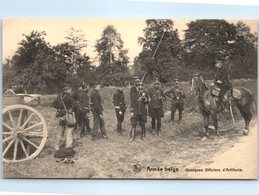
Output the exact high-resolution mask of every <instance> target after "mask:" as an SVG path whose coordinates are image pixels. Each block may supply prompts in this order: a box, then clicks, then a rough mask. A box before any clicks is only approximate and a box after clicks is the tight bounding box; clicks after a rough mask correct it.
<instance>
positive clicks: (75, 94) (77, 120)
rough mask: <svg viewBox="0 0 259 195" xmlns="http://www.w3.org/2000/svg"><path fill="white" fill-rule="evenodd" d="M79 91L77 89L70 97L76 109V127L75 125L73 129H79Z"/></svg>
mask: <svg viewBox="0 0 259 195" xmlns="http://www.w3.org/2000/svg"><path fill="white" fill-rule="evenodd" d="M80 92H81V90H79V89H77V90H76V91H74V92H73V93H72V95H71V97H72V98H74V100H75V102H76V103H77V105H78V106H77V108H76V110H75V117H76V125H75V129H79V128H80V110H79V101H80V99H79V94H80Z"/></svg>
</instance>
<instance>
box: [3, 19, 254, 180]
mask: <svg viewBox="0 0 259 195" xmlns="http://www.w3.org/2000/svg"><path fill="white" fill-rule="evenodd" d="M2 59H3V62H2V80H3V87H2V102H3V103H2V130H1V133H2V162H3V164H2V167H3V168H2V170H3V178H12V179H15V178H19V179H21V178H68V179H257V164H258V162H257V159H258V156H257V149H258V147H257V146H258V143H257V141H258V132H257V99H258V97H257V89H258V80H257V77H258V76H257V72H258V71H257V66H258V65H257V64H258V21H257V20H245V19H189V18H188V19H173V18H172V19H5V20H3V21H2Z"/></svg>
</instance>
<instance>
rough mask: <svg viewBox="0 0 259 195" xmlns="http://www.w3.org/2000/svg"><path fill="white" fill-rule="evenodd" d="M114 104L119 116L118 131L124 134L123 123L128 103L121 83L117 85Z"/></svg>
mask: <svg viewBox="0 0 259 195" xmlns="http://www.w3.org/2000/svg"><path fill="white" fill-rule="evenodd" d="M113 105H114V108H115V113H116V117H117V132H118V134H119V135H122V123H123V120H124V113H125V111H126V103H125V97H124V92H123V90H122V86H121V84H118V85H117V89H116V91H115V93H114V94H113Z"/></svg>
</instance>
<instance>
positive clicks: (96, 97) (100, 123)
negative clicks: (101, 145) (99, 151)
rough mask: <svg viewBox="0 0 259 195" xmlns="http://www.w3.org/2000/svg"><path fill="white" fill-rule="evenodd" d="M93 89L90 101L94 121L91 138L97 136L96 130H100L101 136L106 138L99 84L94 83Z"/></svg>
mask: <svg viewBox="0 0 259 195" xmlns="http://www.w3.org/2000/svg"><path fill="white" fill-rule="evenodd" d="M93 87H94V89H93V91H92V94H91V97H90V101H91V110H92V113H93V117H94V121H93V130H92V140H93V141H95V140H96V137H97V133H98V130H99V129H100V130H101V133H102V137H103V138H104V139H108V137H107V135H106V130H105V123H104V118H103V106H102V98H101V95H100V93H99V91H100V89H101V85H100V84H94V86H93Z"/></svg>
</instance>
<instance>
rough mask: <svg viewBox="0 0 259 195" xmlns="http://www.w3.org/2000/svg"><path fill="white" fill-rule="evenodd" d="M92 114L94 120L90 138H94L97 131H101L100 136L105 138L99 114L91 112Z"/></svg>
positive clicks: (102, 122) (103, 125)
mask: <svg viewBox="0 0 259 195" xmlns="http://www.w3.org/2000/svg"><path fill="white" fill-rule="evenodd" d="M92 113H93V118H94V122H93V130H92V136H93V137H96V136H97V134H98V130H99V129H100V130H101V133H102V136H106V130H105V122H104V119H103V118H101V117H100V114H98V113H97V112H96V111H92Z"/></svg>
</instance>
